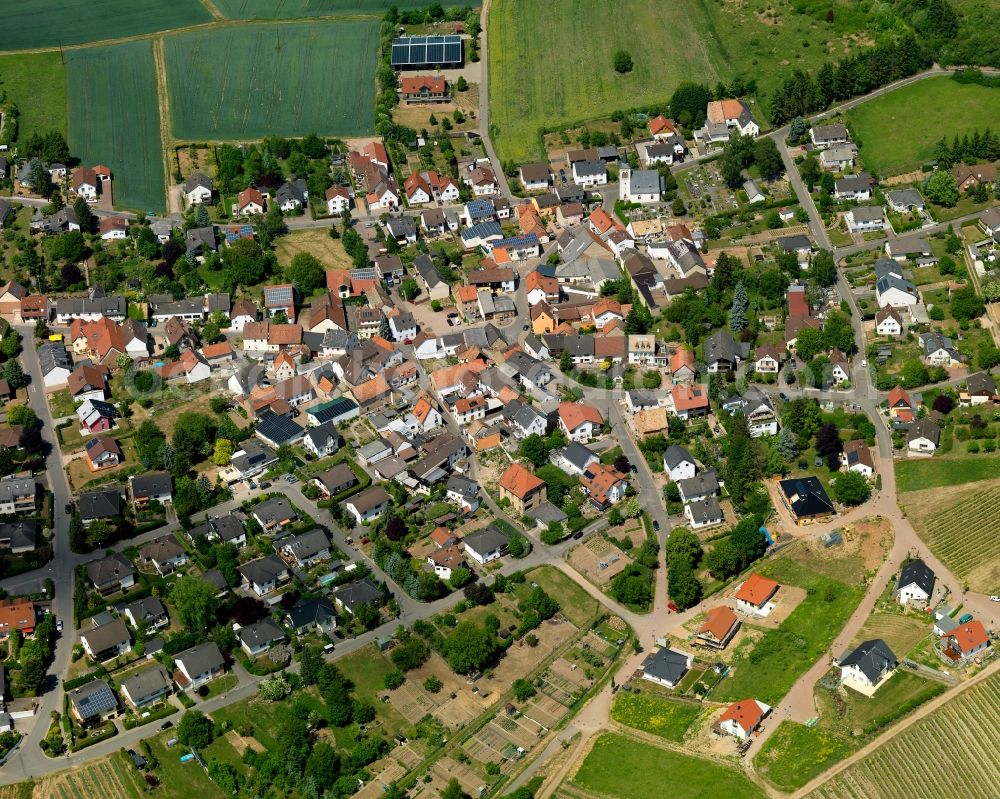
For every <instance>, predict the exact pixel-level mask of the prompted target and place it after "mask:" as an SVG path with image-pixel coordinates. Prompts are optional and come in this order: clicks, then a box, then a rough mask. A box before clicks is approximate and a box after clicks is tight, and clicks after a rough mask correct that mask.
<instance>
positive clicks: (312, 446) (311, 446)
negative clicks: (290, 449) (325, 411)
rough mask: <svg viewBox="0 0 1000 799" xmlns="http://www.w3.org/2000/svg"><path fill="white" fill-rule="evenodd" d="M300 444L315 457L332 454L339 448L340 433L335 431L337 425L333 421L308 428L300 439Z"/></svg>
mask: <svg viewBox="0 0 1000 799" xmlns="http://www.w3.org/2000/svg"><path fill="white" fill-rule="evenodd" d="M302 446H303V447H305V448H306V449H307V450H309V451H310V452H311V453H312V454H313V455H315V456H316V457H317V458H325V457H326V456H327V455H333V453H335V452H336V451H337V450H338V449H340V433H339V432H337V426H336V425H335V424H334V423H333V422H327V423H326V424H321V425H319V426H318V427H311V428H309V430H307V431H306V434H305V437H304V438H303V439H302Z"/></svg>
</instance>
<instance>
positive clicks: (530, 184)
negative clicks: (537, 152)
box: [518, 164, 552, 191]
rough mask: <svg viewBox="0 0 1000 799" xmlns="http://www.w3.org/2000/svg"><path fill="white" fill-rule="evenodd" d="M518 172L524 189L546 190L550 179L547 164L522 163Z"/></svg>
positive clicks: (550, 173)
mask: <svg viewBox="0 0 1000 799" xmlns="http://www.w3.org/2000/svg"><path fill="white" fill-rule="evenodd" d="M518 174H519V176H520V178H521V185H522V186H523V187H524V190H525V191H546V190H548V188H549V183H550V182H551V181H552V170H551V169H549V165H548V164H522V165H521V167H520V168H519V170H518Z"/></svg>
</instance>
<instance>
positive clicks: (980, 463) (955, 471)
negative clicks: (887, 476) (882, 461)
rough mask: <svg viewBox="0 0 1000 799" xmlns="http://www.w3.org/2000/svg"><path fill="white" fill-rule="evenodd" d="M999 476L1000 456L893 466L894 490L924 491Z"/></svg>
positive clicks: (923, 461) (938, 460) (911, 462)
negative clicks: (894, 475) (894, 473)
mask: <svg viewBox="0 0 1000 799" xmlns="http://www.w3.org/2000/svg"><path fill="white" fill-rule="evenodd" d="M997 476H1000V455H976V456H975V457H973V456H971V455H970V456H968V457H965V458H933V459H930V458H928V459H919V458H914V459H912V460H901V461H899V463H897V464H896V488H897V489H898V490H899V492H900V493H903V492H904V491H923V490H924V489H927V488H940V487H942V486H957V485H965V484H966V483H976V482H979V481H980V480H990V479H992V478H994V477H997Z"/></svg>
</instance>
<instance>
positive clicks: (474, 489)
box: [445, 474, 479, 499]
mask: <svg viewBox="0 0 1000 799" xmlns="http://www.w3.org/2000/svg"><path fill="white" fill-rule="evenodd" d="M445 488H446V489H447V490H448V491H454V492H455V493H456V494H461V495H462V496H463V497H465V498H466V499H474V498H475V497H476V496H477V495H478V494H479V485H478V484H477V483H476V481H475V480H470V479H469V478H467V477H462V476H461V475H457V474H453V475H452V476H451V477H449V478H448V482H447V483H445Z"/></svg>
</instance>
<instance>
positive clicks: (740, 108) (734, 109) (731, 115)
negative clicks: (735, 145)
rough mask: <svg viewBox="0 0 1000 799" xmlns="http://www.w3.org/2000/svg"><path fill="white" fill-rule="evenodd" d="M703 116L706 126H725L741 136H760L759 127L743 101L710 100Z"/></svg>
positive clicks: (728, 99)
mask: <svg viewBox="0 0 1000 799" xmlns="http://www.w3.org/2000/svg"><path fill="white" fill-rule="evenodd" d="M705 116H706V119H707V122H708V124H710V125H725V126H726V127H727V128H729V129H730V130H736V131H737V132H739V134H740V135H741V136H750V137H752V138H753V137H756V136H757V135H759V134H760V125H759V124H758V123H757V120H756V119H754V117H753V114H752V113H751V112H750V108H749V106H747V104H746V103H745V102H744V101H743V100H739V99H734V98H726V99H723V100H712V101H710V102H709V104H708V108H707V109H706V112H705Z"/></svg>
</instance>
